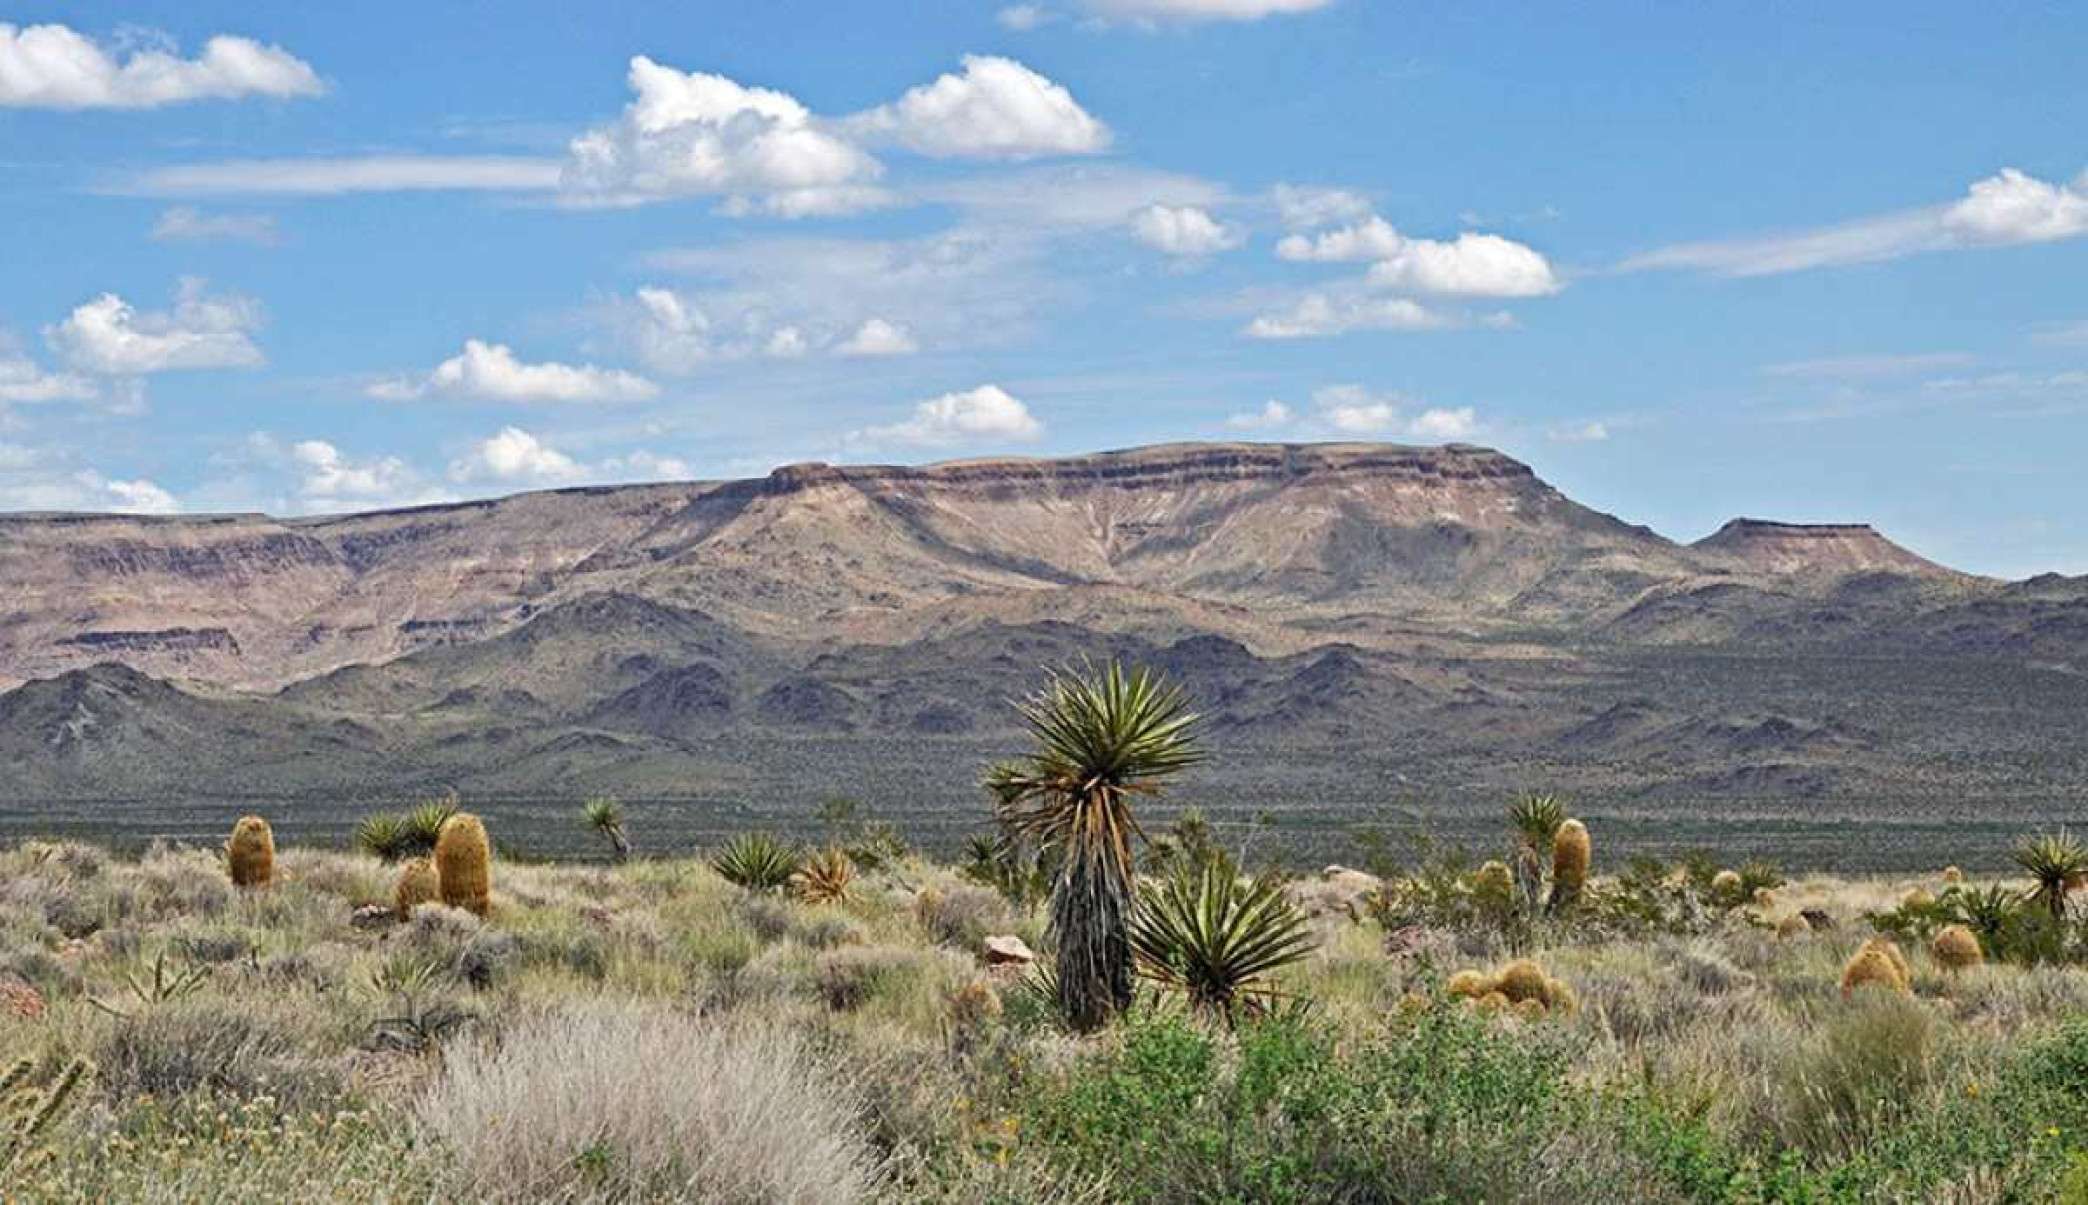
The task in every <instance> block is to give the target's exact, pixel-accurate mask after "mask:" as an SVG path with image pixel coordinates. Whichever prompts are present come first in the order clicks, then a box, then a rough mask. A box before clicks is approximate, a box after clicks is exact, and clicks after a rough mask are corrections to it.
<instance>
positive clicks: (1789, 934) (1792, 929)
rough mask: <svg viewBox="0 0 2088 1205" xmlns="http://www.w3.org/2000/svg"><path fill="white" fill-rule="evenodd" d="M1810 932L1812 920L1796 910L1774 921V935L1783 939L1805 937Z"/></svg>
mask: <svg viewBox="0 0 2088 1205" xmlns="http://www.w3.org/2000/svg"><path fill="white" fill-rule="evenodd" d="M1811 933H1812V922H1810V921H1808V920H1806V919H1805V917H1803V916H1801V915H1799V914H1798V913H1796V912H1793V913H1791V914H1790V915H1789V916H1786V917H1784V918H1783V919H1782V920H1780V921H1778V922H1776V935H1777V936H1778V937H1780V938H1782V939H1784V940H1785V941H1789V940H1791V939H1792V938H1794V937H1806V936H1809V935H1810V934H1811Z"/></svg>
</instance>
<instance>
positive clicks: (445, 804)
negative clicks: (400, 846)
mask: <svg viewBox="0 0 2088 1205" xmlns="http://www.w3.org/2000/svg"><path fill="white" fill-rule="evenodd" d="M462 806H463V804H462V801H461V800H459V799H458V798H457V797H456V795H454V794H450V795H445V796H443V797H442V798H440V799H430V800H427V801H426V802H424V803H421V804H420V805H419V806H417V807H415V808H414V809H413V810H412V811H409V812H407V813H406V814H405V816H403V817H401V823H403V824H404V825H405V826H406V847H405V856H408V857H419V856H421V855H424V854H432V853H434V852H435V842H436V841H438V840H440V839H441V837H442V826H443V825H445V824H448V823H449V818H450V817H451V816H454V815H456V814H457V811H458V809H459V808H460V807H462Z"/></svg>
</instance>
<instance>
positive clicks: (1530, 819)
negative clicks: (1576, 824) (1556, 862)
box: [1508, 795, 1566, 854]
mask: <svg viewBox="0 0 2088 1205" xmlns="http://www.w3.org/2000/svg"><path fill="white" fill-rule="evenodd" d="M1508 823H1509V825H1510V826H1511V827H1512V828H1514V829H1515V833H1516V836H1518V837H1520V838H1521V839H1522V841H1523V843H1524V844H1525V845H1528V846H1529V847H1530V848H1531V849H1534V850H1536V851H1537V852H1538V853H1540V854H1549V853H1550V852H1551V845H1552V838H1553V837H1555V836H1557V835H1558V832H1559V826H1560V825H1562V824H1564V823H1566V805H1565V803H1563V802H1561V801H1560V799H1559V797H1558V796H1557V795H1525V796H1523V797H1522V798H1520V799H1518V800H1516V801H1515V802H1514V803H1511V804H1509V805H1508Z"/></svg>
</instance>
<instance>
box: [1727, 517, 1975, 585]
mask: <svg viewBox="0 0 2088 1205" xmlns="http://www.w3.org/2000/svg"><path fill="white" fill-rule="evenodd" d="M1690 547H1692V548H1694V549H1696V550H1697V551H1699V552H1708V553H1711V554H1714V555H1717V556H1721V557H1727V558H1731V559H1734V560H1738V561H1740V562H1742V563H1743V564H1745V565H1746V566H1748V567H1749V568H1751V569H1757V570H1762V571H1765V572H1770V573H1823V574H1851V573H1879V572H1884V573H1901V574H1909V575H1914V576H1921V577H1958V576H1961V575H1960V574H1959V573H1958V572H1957V571H1956V570H1954V569H1947V568H1945V567H1944V566H1942V565H1938V564H1936V563H1935V562H1934V561H1931V560H1929V559H1927V558H1925V557H1922V556H1919V555H1917V554H1915V553H1913V552H1909V551H1908V550H1907V549H1905V548H1902V547H1900V546H1899V545H1898V544H1895V543H1893V542H1892V541H1891V540H1888V539H1886V538H1885V537H1884V536H1882V535H1880V534H1878V531H1877V529H1876V528H1874V527H1872V526H1871V525H1870V524H1868V523H1779V522H1776V521H1775V520H1771V519H1733V520H1730V521H1729V522H1727V523H1726V525H1725V526H1723V527H1721V528H1719V529H1718V530H1717V531H1715V532H1713V533H1711V534H1710V535H1708V536H1706V537H1704V538H1703V539H1701V540H1698V541H1697V542H1696V543H1695V544H1692V545H1691V546H1690Z"/></svg>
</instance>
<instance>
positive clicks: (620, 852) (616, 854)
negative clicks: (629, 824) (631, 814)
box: [602, 824, 631, 863]
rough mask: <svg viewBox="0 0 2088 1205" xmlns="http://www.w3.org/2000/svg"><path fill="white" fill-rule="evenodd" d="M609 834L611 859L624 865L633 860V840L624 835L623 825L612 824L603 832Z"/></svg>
mask: <svg viewBox="0 0 2088 1205" xmlns="http://www.w3.org/2000/svg"><path fill="white" fill-rule="evenodd" d="M602 831H603V832H605V833H608V834H609V857H610V859H611V860H612V861H615V862H618V863H623V862H628V861H630V860H631V839H630V837H628V836H626V835H625V834H624V830H623V825H621V824H612V825H609V826H608V827H607V828H605V829H603V830H602Z"/></svg>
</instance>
